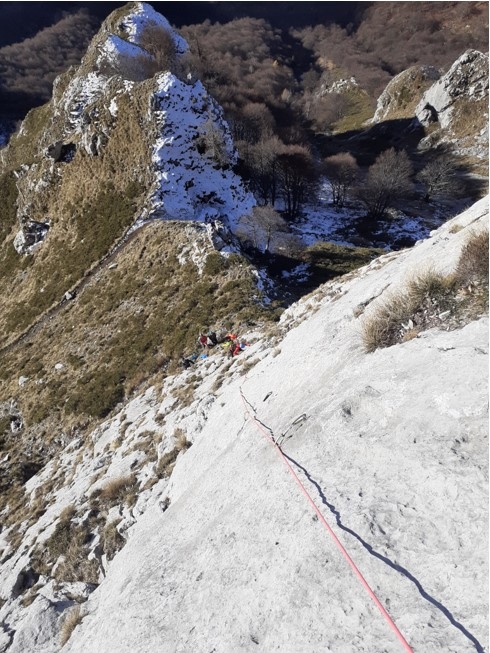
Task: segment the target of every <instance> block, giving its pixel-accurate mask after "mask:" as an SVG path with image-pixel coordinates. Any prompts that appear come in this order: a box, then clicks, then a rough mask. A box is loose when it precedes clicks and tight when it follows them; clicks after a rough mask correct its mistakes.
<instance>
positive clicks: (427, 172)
mask: <svg viewBox="0 0 490 653" xmlns="http://www.w3.org/2000/svg"><path fill="white" fill-rule="evenodd" d="M416 179H417V181H420V182H421V183H422V185H423V186H424V190H425V196H424V199H425V201H426V202H430V200H431V199H432V198H433V197H434V196H445V197H447V196H453V197H454V196H457V195H458V194H459V193H460V192H461V188H462V184H461V182H460V180H459V178H458V166H457V164H456V162H455V161H454V159H453V158H452V157H451V155H450V154H449V153H447V152H443V153H442V154H439V155H438V156H436V157H435V158H434V159H432V161H429V163H428V164H427V165H426V166H425V167H424V168H422V170H421V171H420V172H419V173H418V174H417V177H416Z"/></svg>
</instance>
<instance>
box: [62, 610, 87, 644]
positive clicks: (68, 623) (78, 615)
mask: <svg viewBox="0 0 490 653" xmlns="http://www.w3.org/2000/svg"><path fill="white" fill-rule="evenodd" d="M82 619H83V615H82V608H81V606H80V605H75V606H73V608H71V610H70V611H69V612H68V613H67V615H66V617H65V619H64V621H63V625H62V626H61V632H60V646H61V647H62V648H63V646H64V645H65V644H66V643H67V641H68V640H69V639H70V637H71V634H72V632H73V631H74V630H75V628H76V627H77V626H78V624H80V623H82Z"/></svg>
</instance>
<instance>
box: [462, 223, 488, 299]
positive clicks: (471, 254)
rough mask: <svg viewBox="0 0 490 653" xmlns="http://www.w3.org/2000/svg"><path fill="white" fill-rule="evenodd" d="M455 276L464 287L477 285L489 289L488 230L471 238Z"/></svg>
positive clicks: (474, 234) (476, 233) (464, 249)
mask: <svg viewBox="0 0 490 653" xmlns="http://www.w3.org/2000/svg"><path fill="white" fill-rule="evenodd" d="M455 275H456V280H457V282H458V283H459V284H460V285H462V286H467V285H470V284H474V283H477V284H483V285H486V286H487V287H488V229H485V230H483V231H480V232H475V233H473V234H472V235H471V236H470V238H469V239H468V241H467V242H466V244H465V245H464V247H463V249H462V251H461V255H460V257H459V261H458V265H457V267H456V271H455Z"/></svg>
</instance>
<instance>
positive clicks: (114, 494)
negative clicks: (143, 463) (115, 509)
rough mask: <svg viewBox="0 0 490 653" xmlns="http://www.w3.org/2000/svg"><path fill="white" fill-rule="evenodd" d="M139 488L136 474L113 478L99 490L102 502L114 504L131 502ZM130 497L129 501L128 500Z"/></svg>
mask: <svg viewBox="0 0 490 653" xmlns="http://www.w3.org/2000/svg"><path fill="white" fill-rule="evenodd" d="M136 488H137V482H136V477H135V476H134V474H130V475H129V476H119V477H117V478H111V479H110V480H109V481H107V483H106V484H105V485H104V486H103V487H102V488H101V489H100V491H99V492H98V497H99V499H100V501H101V502H102V503H106V504H109V505H110V506H114V505H116V504H118V503H130V502H131V500H132V497H133V495H134V493H135V490H136ZM128 499H129V501H128Z"/></svg>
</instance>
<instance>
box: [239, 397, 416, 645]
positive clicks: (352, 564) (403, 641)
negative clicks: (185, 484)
mask: <svg viewBox="0 0 490 653" xmlns="http://www.w3.org/2000/svg"><path fill="white" fill-rule="evenodd" d="M240 395H241V397H242V402H243V405H244V407H245V411H246V412H247V414H248V415H249V417H251V418H252V419H253V421H254V424H255V425H256V427H257V428H258V429H259V431H260V432H261V433H262V435H264V436H265V437H266V438H267V440H269V442H270V443H271V444H272V445H273V446H274V448H275V450H276V451H277V453H278V454H279V456H280V457H281V460H282V461H283V463H284V464H285V465H286V467H287V469H288V471H289V473H290V474H291V475H292V476H293V478H294V480H295V481H296V483H297V484H298V486H299V488H300V490H301V491H302V493H303V494H304V495H305V497H306V498H307V500H308V502H309V503H310V504H311V506H312V508H313V510H314V511H315V513H316V515H317V517H318V519H319V520H320V522H321V523H322V524H323V526H324V527H325V528H326V529H327V531H328V532H329V533H330V535H331V536H332V538H333V540H334V542H335V544H336V545H337V547H338V548H339V549H340V552H341V553H342V555H343V556H344V558H345V559H346V560H347V562H348V563H349V565H350V567H351V568H352V570H353V572H354V573H355V575H356V576H357V577H358V579H359V580H360V581H361V583H362V585H363V587H364V589H365V590H366V591H367V593H368V594H369V596H370V597H371V598H372V599H373V601H374V602H375V603H376V605H377V607H378V608H379V610H380V612H381V614H382V615H383V617H384V618H385V619H386V621H387V622H388V624H389V626H390V628H391V629H392V630H393V631H394V633H395V635H396V636H397V637H398V639H399V640H400V642H401V644H402V645H403V648H404V649H405V650H406V651H409V653H413V650H412V649H411V648H410V646H409V644H408V642H407V640H406V639H405V638H404V637H403V635H402V634H401V632H400V631H399V630H398V628H397V626H396V624H395V622H394V621H393V619H392V618H391V617H390V615H389V614H388V612H387V611H386V610H385V608H384V607H383V605H382V604H381V602H380V601H379V599H378V597H377V596H376V594H375V593H374V592H373V590H372V589H371V587H370V586H369V585H368V583H367V581H366V579H365V578H364V576H363V575H362V574H361V572H360V571H359V569H358V568H357V566H356V564H355V562H354V561H353V560H352V558H351V557H350V555H349V554H348V553H347V551H346V550H345V548H344V546H343V544H342V542H341V541H340V540H339V538H338V537H337V536H336V535H335V533H334V532H333V530H332V528H331V527H330V525H329V524H328V522H327V520H326V519H325V517H324V516H323V515H322V513H321V512H320V510H319V508H318V507H317V505H316V503H315V502H314V501H313V499H312V497H311V495H310V494H309V493H308V490H307V489H306V488H305V486H304V485H303V483H302V482H301V480H300V478H299V477H298V475H297V474H296V472H295V471H294V469H293V467H292V466H291V463H290V462H289V460H288V459H287V458H286V456H285V455H284V454H283V452H282V449H281V447H280V446H279V445H278V444H277V442H276V441H275V440H274V438H273V437H272V435H271V433H270V432H269V431H267V429H266V428H264V426H263V425H262V424H261V423H260V422H259V421H258V420H257V418H256V417H255V415H253V414H252V413H251V412H250V409H249V404H248V403H247V401H246V400H245V397H244V395H243V392H242V389H241V388H240Z"/></svg>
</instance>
